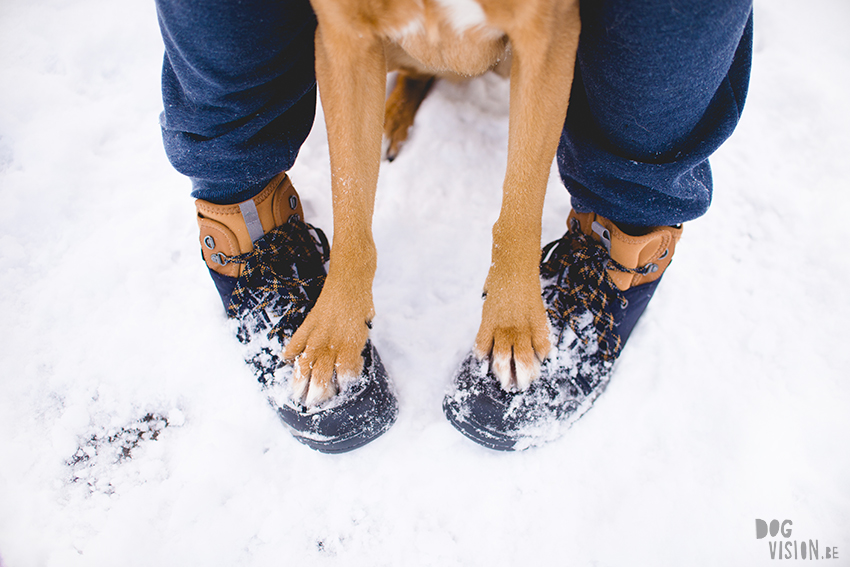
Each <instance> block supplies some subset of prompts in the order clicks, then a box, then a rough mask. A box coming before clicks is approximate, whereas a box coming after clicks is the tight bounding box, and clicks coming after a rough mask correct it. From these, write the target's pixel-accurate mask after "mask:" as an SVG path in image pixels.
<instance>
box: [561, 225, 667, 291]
mask: <svg viewBox="0 0 850 567" xmlns="http://www.w3.org/2000/svg"><path fill="white" fill-rule="evenodd" d="M575 222H577V223H579V227H580V230H581V232H583V233H584V234H586V235H588V236H590V237H591V238H593V239H594V240H596V241H597V242H601V243H603V244H604V245H605V247H606V248H607V249H608V252H609V254H610V255H611V258H612V259H613V260H614V261H616V262H618V263H620V264H622V265H623V266H625V267H626V268H630V269H638V268H644V267H647V268H648V269H649V273H647V274H645V275H641V274H630V273H626V272H621V271H619V270H617V269H615V268H609V269H608V274H609V275H610V276H611V279H612V280H613V282H614V283H615V284H616V285H617V287H618V288H620V290H622V291H625V290H627V289H629V288H630V287H633V286H637V285H641V284H644V283H649V282H652V281H655V280H657V279H658V278H660V277H661V275H662V274H663V273H664V270H666V269H667V266H669V265H670V261H671V260H672V258H673V253H674V252H675V250H676V243H677V242H678V241H679V238H681V236H682V228H681V227H678V228H676V227H671V226H659V227H655V228H653V229H652V230H650V231H649V232H648V233H647V234H645V235H643V236H630V235H628V234H626V233H625V232H623V231H622V230H620V229H619V228H618V227H617V225H616V224H614V223H613V222H612V221H610V220H608V219H606V218H604V217H601V216H599V215H597V214H596V213H577V212H575V211H571V212H570V216H569V218H568V220H567V225H568V226H572V224H573V223H575Z"/></svg>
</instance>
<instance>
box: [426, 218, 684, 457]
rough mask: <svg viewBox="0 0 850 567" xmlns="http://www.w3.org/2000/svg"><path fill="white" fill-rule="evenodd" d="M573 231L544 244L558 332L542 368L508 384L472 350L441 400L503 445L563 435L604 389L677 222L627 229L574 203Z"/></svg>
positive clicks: (663, 264) (460, 419)
mask: <svg viewBox="0 0 850 567" xmlns="http://www.w3.org/2000/svg"><path fill="white" fill-rule="evenodd" d="M567 224H568V226H569V231H568V232H567V233H566V234H565V235H564V236H563V237H562V238H560V239H559V240H556V241H555V242H552V243H550V244H549V245H547V246H546V247H545V248H544V249H543V259H542V263H541V266H540V277H541V283H542V288H543V302H544V304H545V306H546V309H547V312H548V316H549V322H550V324H551V327H552V330H553V333H554V337H553V339H552V344H553V345H554V347H553V351H552V352H551V353H550V355H549V357H547V359H546V360H544V361H543V363H542V364H541V368H540V377H539V378H538V379H537V380H535V381H534V382H532V383H531V385H530V386H529V388H528V389H527V390H525V391H520V392H516V391H513V392H508V391H505V390H504V389H502V387H501V385H500V384H499V381H498V379H497V378H496V377H495V376H494V375H493V373H492V371H491V370H490V367H489V361H487V360H478V359H477V358H476V357H475V356H474V355H473V354H471V353H470V354H469V355H468V356H467V357H466V359H465V360H464V361H463V363H462V364H461V366H460V368H459V369H458V371H457V373H456V375H455V377H454V380H453V382H452V386H451V388H450V391H449V393H448V394H447V395H446V397H445V399H444V401H443V411H444V412H445V414H446V417H447V418H448V419H449V421H450V422H451V423H452V425H454V426H455V427H456V428H457V429H458V430H459V431H460V432H461V433H463V434H464V435H466V436H467V437H469V438H470V439H472V440H473V441H475V442H477V443H480V444H481V445H484V446H485V447H489V448H491V449H497V450H502V451H515V450H521V449H525V448H528V447H533V446H537V445H541V444H543V443H545V442H547V441H549V440H552V439H555V438H557V437H559V436H560V435H561V434H562V433H563V432H564V431H565V430H566V429H567V428H568V427H569V426H570V425H572V424H573V423H574V422H575V421H576V420H577V419H579V418H580V417H581V416H582V415H583V414H584V413H585V412H586V411H587V410H588V409H590V407H591V406H592V405H593V402H594V401H595V400H596V398H597V397H598V396H599V394H601V393H602V392H603V391H604V390H605V387H606V386H607V385H608V381H609V380H610V377H611V371H612V368H613V365H614V361H615V360H616V358H617V356H619V354H620V351H621V350H622V348H623V345H625V343H626V341H627V340H628V338H629V335H630V334H631V332H632V329H633V328H634V326H635V324H636V323H637V321H638V319H639V318H640V316H641V315H642V314H643V312H644V310H645V309H646V306H647V304H648V303H649V300H650V299H651V298H652V295H653V293H655V288H656V287H657V286H658V283H659V281H660V278H661V276H662V274H663V273H664V270H666V269H667V266H668V265H669V264H670V260H671V259H672V257H673V252H674V250H675V247H676V243H677V242H678V240H679V238H680V237H681V234H682V228H681V227H669V226H662V227H656V228H652V229H649V230H648V231H646V232H645V234H642V235H640V236H631V235H629V234H626V233H625V232H623V231H622V230H620V229H619V228H618V227H617V225H615V224H614V223H613V222H611V221H609V220H608V219H605V218H603V217H600V216H598V215H596V214H594V213H581V214H580V213H576V212H575V211H572V212H571V213H570V216H569V219H568V221H567Z"/></svg>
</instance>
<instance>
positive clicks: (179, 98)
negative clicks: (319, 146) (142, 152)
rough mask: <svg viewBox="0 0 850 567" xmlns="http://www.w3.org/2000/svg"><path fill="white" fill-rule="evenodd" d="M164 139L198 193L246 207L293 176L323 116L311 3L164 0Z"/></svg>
mask: <svg viewBox="0 0 850 567" xmlns="http://www.w3.org/2000/svg"><path fill="white" fill-rule="evenodd" d="M156 4H157V13H158V15H159V21H160V27H161V30H162V37H163V40H164V42H165V60H164V63H163V71H162V95H163V103H164V106H165V110H164V112H163V113H162V119H161V121H162V135H163V141H164V144H165V150H166V153H167V155H168V158H169V160H170V161H171V163H172V164H173V165H174V167H175V168H176V169H177V170H178V171H179V172H181V173H183V174H184V175H187V176H189V177H190V178H192V182H193V193H192V195H193V196H194V197H196V198H199V199H204V200H206V201H210V202H213V203H219V204H223V203H237V202H240V201H244V200H246V199H249V198H251V197H253V196H254V195H255V194H257V193H259V192H260V191H261V190H262V189H263V188H264V187H265V186H266V185H267V184H268V183H269V181H270V180H271V179H272V177H274V176H275V175H276V174H278V173H280V172H282V171H286V170H288V169H290V168H291V167H292V165H293V163H294V162H295V158H296V156H297V155H298V150H299V149H300V147H301V144H302V143H303V142H304V139H305V138H306V137H307V134H309V132H310V128H311V127H312V125H313V118H314V116H315V110H316V88H315V85H316V80H315V71H314V54H313V49H314V34H315V28H316V20H315V16H314V15H313V11H312V9H311V7H310V4H309V2H308V0H275V1H274V2H270V1H267V0H241V1H239V2H234V1H232V0H156Z"/></svg>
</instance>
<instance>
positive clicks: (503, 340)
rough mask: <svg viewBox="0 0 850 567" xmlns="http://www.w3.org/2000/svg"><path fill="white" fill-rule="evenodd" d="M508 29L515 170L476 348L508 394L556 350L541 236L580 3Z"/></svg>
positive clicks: (511, 163) (496, 233) (507, 187)
mask: <svg viewBox="0 0 850 567" xmlns="http://www.w3.org/2000/svg"><path fill="white" fill-rule="evenodd" d="M552 4H557V6H553V7H552V13H550V14H547V15H545V16H544V17H538V18H534V21H536V22H538V23H537V24H536V25H531V24H530V22H531V21H532V19H527V18H519V19H518V20H519V21H524V22H525V25H522V26H518V27H517V28H516V29H510V28H508V36H509V38H510V40H511V46H512V53H513V61H512V64H511V91H510V92H511V94H510V99H511V102H510V126H509V128H510V130H509V137H508V167H507V172H506V175H505V182H504V188H503V195H502V208H501V212H500V214H499V218H498V220H497V221H496V224H495V225H494V226H493V251H492V264H491V266H490V271H489V273H488V275H487V280H486V282H485V287H484V289H485V293H486V298H485V300H484V306H483V310H482V318H481V327H480V329H479V331H478V335H477V337H476V341H475V353H476V355H477V356H478V357H479V358H484V357H486V356H490V357H491V359H490V360H491V366H492V369H493V372H494V373H495V374H496V376H497V377H498V378H499V381H500V382H501V384H502V386H503V387H504V388H505V389H506V390H510V389H512V388H514V387H516V388H518V389H520V390H524V389H525V388H527V387H528V385H529V384H530V383H531V382H532V381H533V380H534V379H535V378H536V377H537V376H538V375H539V371H540V362H541V361H542V360H543V359H544V358H545V357H546V356H547V355H548V353H549V350H550V348H551V342H550V339H549V333H550V331H549V324H548V320H547V317H546V310H545V307H544V306H543V300H542V298H541V289H540V266H539V264H540V237H541V224H542V220H541V219H542V214H543V200H544V197H545V193H546V185H547V182H548V178H549V170H550V168H551V165H552V160H553V159H554V157H555V152H556V150H557V147H558V139H559V137H560V133H561V129H562V127H563V124H564V120H565V118H566V112H567V105H568V103H569V97H570V87H571V85H572V78H573V70H574V66H575V54H576V49H577V47H578V36H579V29H580V23H579V15H578V2H575V3H572V4H570V3H566V6H565V5H564V4H565V3H564V2H560V3H559V2H553V3H552Z"/></svg>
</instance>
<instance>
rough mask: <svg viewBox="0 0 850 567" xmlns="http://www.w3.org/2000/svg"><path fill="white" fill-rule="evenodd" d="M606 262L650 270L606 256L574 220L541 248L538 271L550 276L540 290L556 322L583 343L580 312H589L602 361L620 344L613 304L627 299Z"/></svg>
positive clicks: (620, 267)
mask: <svg viewBox="0 0 850 567" xmlns="http://www.w3.org/2000/svg"><path fill="white" fill-rule="evenodd" d="M611 268H613V269H615V270H617V271H620V272H625V273H628V274H640V275H645V274H647V273H649V269H648V267H642V268H637V269H632V268H627V267H625V266H623V265H622V264H620V263H619V262H617V261H616V260H614V259H613V258H611V256H610V254H609V252H608V250H607V249H606V247H605V246H604V245H603V244H602V243H600V242H597V241H596V240H594V239H593V238H591V237H590V236H588V235H586V234H584V233H583V232H582V231H581V229H580V227H579V225H578V223H577V222H576V223H573V224H572V226H571V227H570V230H569V231H568V232H567V233H566V234H564V236H563V237H562V238H560V239H559V240H555V241H554V242H551V243H549V244H548V245H547V246H546V247H545V248H544V249H543V254H542V263H541V266H540V275H541V277H542V278H543V279H544V280H551V282H552V283H550V284H549V285H547V286H546V287H545V289H544V292H543V295H544V301H545V302H546V305H547V312H548V314H549V317H550V320H551V321H552V322H553V323H556V325H555V327H556V328H558V329H564V328H565V326H566V325H569V326H570V328H571V329H572V330H573V332H574V333H575V334H576V336H578V337H583V340H584V342H585V343H587V342H588V341H589V340H590V339H589V337H586V332H585V331H584V330H583V329H582V325H580V321H581V319H580V316H581V315H583V314H584V313H590V314H591V316H592V327H593V329H594V330H595V331H596V340H597V343H598V345H599V353H600V354H601V356H602V358H603V359H604V360H605V361H611V362H613V360H614V359H616V358H617V356H618V355H619V354H620V349H621V348H622V341H621V339H620V335H619V334H618V333H617V332H616V330H615V327H616V323H615V319H614V313H613V307H614V305H617V304H618V305H619V306H620V308H621V309H625V308H626V306H627V305H628V301H626V298H625V297H624V296H623V292H622V291H620V288H618V287H617V286H616V284H614V282H613V280H612V279H611V276H610V274H609V273H608V270H609V269H611Z"/></svg>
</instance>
